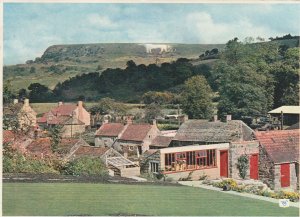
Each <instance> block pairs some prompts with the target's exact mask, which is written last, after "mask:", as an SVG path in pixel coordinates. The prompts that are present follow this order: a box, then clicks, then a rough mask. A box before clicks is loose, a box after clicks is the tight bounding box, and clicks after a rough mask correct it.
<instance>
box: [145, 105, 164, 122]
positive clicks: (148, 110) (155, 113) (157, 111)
mask: <svg viewBox="0 0 300 217" xmlns="http://www.w3.org/2000/svg"><path fill="white" fill-rule="evenodd" d="M159 116H162V111H161V108H160V106H159V105H158V104H155V103H151V104H149V105H147V106H146V107H145V120H146V121H148V122H150V121H152V120H153V119H155V118H157V117H159Z"/></svg>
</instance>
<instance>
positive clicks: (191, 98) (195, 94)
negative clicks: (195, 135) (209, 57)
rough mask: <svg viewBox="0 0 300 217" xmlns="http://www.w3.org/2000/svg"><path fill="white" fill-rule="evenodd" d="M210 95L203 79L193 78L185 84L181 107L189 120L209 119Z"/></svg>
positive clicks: (210, 108) (199, 77) (210, 112)
mask: <svg viewBox="0 0 300 217" xmlns="http://www.w3.org/2000/svg"><path fill="white" fill-rule="evenodd" d="M212 94H213V92H212V90H211V88H210V86H209V84H208V83H207V81H206V79H205V77H204V76H201V75H198V76H194V77H192V78H190V79H188V80H187V81H186V82H185V87H184V90H183V93H182V99H181V107H182V109H183V111H184V112H185V113H186V114H187V115H188V116H189V117H190V118H197V119H202V118H205V119H207V118H210V117H211V115H212V113H213V106H212Z"/></svg>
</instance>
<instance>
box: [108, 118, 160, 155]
mask: <svg viewBox="0 0 300 217" xmlns="http://www.w3.org/2000/svg"><path fill="white" fill-rule="evenodd" d="M158 134H159V129H158V128H157V126H156V121H155V120H154V121H153V124H148V123H140V124H136V123H129V124H127V125H126V128H125V130H124V131H123V132H122V134H121V135H120V137H119V139H118V140H117V141H116V142H115V143H114V144H113V148H114V149H116V150H118V151H119V152H121V153H124V154H125V156H127V157H132V158H136V157H137V158H138V157H139V156H140V155H141V154H142V153H144V152H145V151H147V150H149V146H150V144H151V142H152V140H153V139H154V138H155V137H156V136H157V135H158Z"/></svg>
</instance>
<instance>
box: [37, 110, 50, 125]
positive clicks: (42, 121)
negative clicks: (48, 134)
mask: <svg viewBox="0 0 300 217" xmlns="http://www.w3.org/2000/svg"><path fill="white" fill-rule="evenodd" d="M48 114H49V112H45V113H44V114H43V116H42V117H40V118H37V122H38V123H46V122H47V117H48Z"/></svg>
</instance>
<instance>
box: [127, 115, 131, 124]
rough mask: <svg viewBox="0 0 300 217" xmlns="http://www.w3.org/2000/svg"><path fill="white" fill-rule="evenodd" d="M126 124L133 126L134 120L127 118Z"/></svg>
mask: <svg viewBox="0 0 300 217" xmlns="http://www.w3.org/2000/svg"><path fill="white" fill-rule="evenodd" d="M126 123H127V124H132V118H131V117H130V116H128V117H127V120H126Z"/></svg>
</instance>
